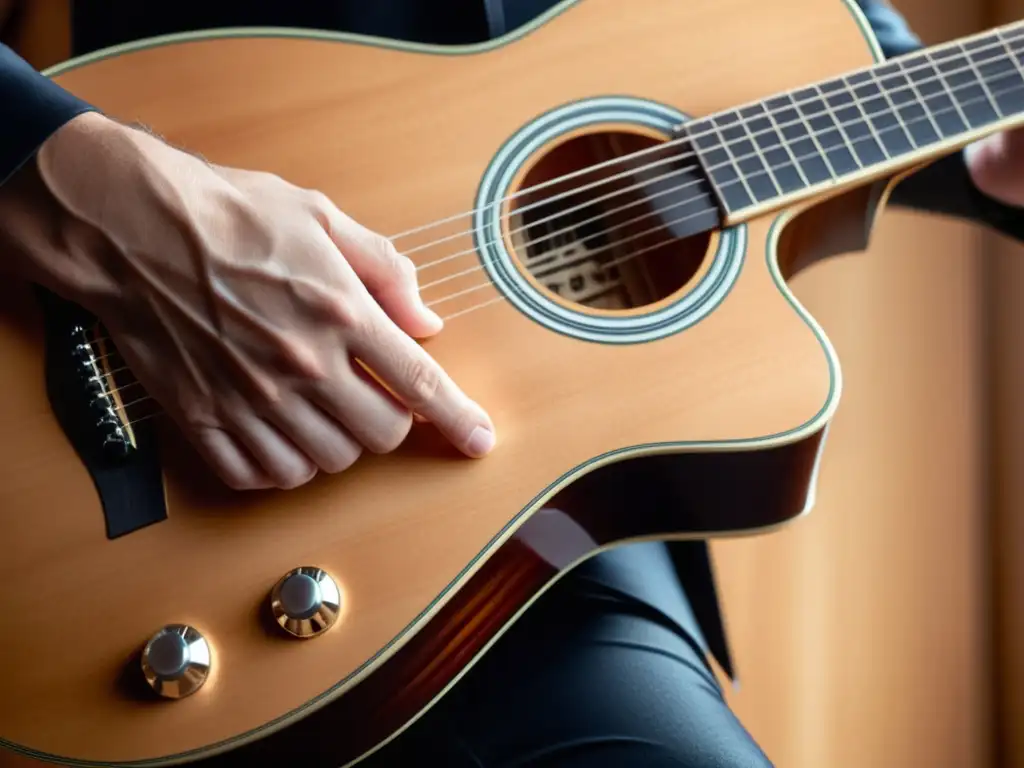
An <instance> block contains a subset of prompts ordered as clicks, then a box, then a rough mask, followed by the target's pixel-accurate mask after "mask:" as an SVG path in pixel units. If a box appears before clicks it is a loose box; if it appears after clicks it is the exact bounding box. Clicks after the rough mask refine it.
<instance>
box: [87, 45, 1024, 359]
mask: <svg viewBox="0 0 1024 768" xmlns="http://www.w3.org/2000/svg"><path fill="white" fill-rule="evenodd" d="M1018 69H1019V70H1020V71H1021V74H1022V75H1024V68H1021V66H1020V65H1018ZM962 71H963V70H962ZM953 73H954V71H950V73H947V74H953ZM924 82H928V81H923V83H924ZM906 87H911V86H906ZM957 87H962V86H956V87H954V88H953V90H955V89H956V88H957ZM1020 88H1024V81H1022V84H1020V85H1015V86H1013V87H1012V88H1009V89H1002V90H995V91H990V93H991V94H992V97H994V96H996V95H1006V94H1007V93H1010V92H1012V91H1015V90H1018V89H1020ZM989 100H990V99H989V98H988V96H987V95H986V96H980V97H977V98H973V99H968V100H966V101H964V102H963V103H961V104H958V105H957V104H953V105H952V106H948V108H944V109H941V110H936V111H934V112H932V113H930V114H928V115H925V116H924V117H920V118H914V119H912V120H909V121H906V122H901V123H898V124H896V125H891V126H888V127H885V128H879V129H876V130H874V131H873V135H872V138H873V137H874V136H878V135H881V134H884V133H888V132H889V131H896V130H905V129H906V127H907V126H909V125H913V124H915V123H921V122H927V121H932V120H933V119H934V117H935V116H937V115H942V114H945V113H949V112H959V111H961V109H962V108H963V106H965V105H969V104H972V103H979V102H982V101H989ZM793 124H794V125H795V124H796V123H793ZM852 124H853V123H852V122H850V123H842V122H838V123H837V125H836V127H838V128H845V127H848V126H849V125H852ZM826 130H833V128H831V127H829V128H828V129H826ZM908 137H909V135H908ZM737 140H742V139H737ZM649 148H660V145H658V146H655V147H649ZM839 148H847V147H845V146H843V147H839ZM788 154H790V155H791V157H793V159H794V165H796V164H797V163H799V162H800V161H801V160H808V159H812V158H815V157H819V156H820V153H816V152H815V153H809V154H806V155H796V154H793V153H792V151H791V152H790V153H788ZM761 155H763V153H760V152H755V153H751V154H748V155H741V156H736V157H735V162H739V161H740V160H745V159H751V158H755V157H759V158H760V156H761ZM626 157H628V156H626ZM672 159H673V158H669V159H666V161H659V163H662V162H667V161H668V160H672ZM732 164H733V163H732V162H729V163H722V164H719V165H716V166H710V167H709V170H715V169H717V168H721V167H725V166H727V165H732ZM654 165H656V164H654ZM647 167H650V166H643V167H641V168H639V169H637V170H643V169H644V168H647ZM696 167H697V166H686V167H684V168H682V169H679V170H675V171H669V172H667V173H664V174H662V175H659V176H656V177H654V178H653V179H649V180H645V181H643V182H639V183H636V184H632V185H630V186H627V187H625V188H623V189H618V190H616V191H613V193H609V194H607V195H604V196H601V197H599V198H596V199H591V200H588V201H586V202H584V203H581V204H579V205H577V206H573V207H571V208H568V209H565V210H561V211H559V212H556V213H554V214H551V215H549V216H546V217H544V218H542V219H540V220H538V221H534V222H530V223H529V224H525V225H522V226H519V227H516V228H514V229H511V230H509V232H508V234H510V236H511V234H515V233H518V232H520V231H523V230H525V229H528V228H532V227H536V226H540V225H541V224H542V223H547V222H549V221H552V220H555V219H557V218H561V217H563V216H565V215H567V214H569V213H572V212H575V211H579V210H583V209H585V208H588V207H590V206H592V205H594V204H596V203H598V202H602V201H606V200H610V199H613V198H615V197H620V196H625V195H627V194H628V193H630V191H634V190H636V189H639V188H641V187H643V186H645V185H648V184H652V183H655V182H657V181H662V180H665V179H668V178H670V177H672V176H675V175H678V174H680V173H683V172H684V171H686V170H690V169H693V168H696ZM780 167H781V166H775V165H771V164H766V165H765V169H766V171H767V172H768V173H771V172H772V171H777V170H779V169H780ZM632 173H634V171H632V170H631V171H627V172H626V173H625V174H621V175H630V174H632ZM613 178H615V177H611V178H605V179H602V180H601V181H600V182H599V183H607V182H608V181H610V180H612V179H613ZM740 181H741V179H738V178H737V179H731V180H729V181H727V182H724V183H723V184H722V186H727V185H729V184H735V183H740ZM703 182H705V179H702V178H701V179H693V180H691V181H687V182H684V183H682V184H678V185H676V186H673V187H670V188H668V189H662V190H659V191H656V193H653V194H651V195H648V196H647V197H646V198H642V199H639V200H636V201H633V202H632V203H628V204H626V205H624V206H620V207H617V208H612V209H610V210H608V211H606V212H605V213H604V214H602V215H600V216H594V217H591V218H589V219H586V220H584V221H580V222H575V223H573V224H570V225H567V226H565V227H562V228H561V229H557V230H555V231H552V232H547V233H546V234H544V236H541V237H539V238H535V239H534V240H528V241H526V242H525V243H523V244H521V247H523V248H528V247H530V246H535V245H538V244H539V243H542V242H544V241H546V240H550V239H552V238H556V237H558V236H559V234H564V233H567V232H569V231H572V230H573V229H575V228H578V227H580V226H583V225H585V224H587V223H592V222H594V221H597V220H599V219H601V218H604V217H607V216H610V215H612V214H614V213H620V212H622V211H623V210H626V209H628V208H632V207H634V206H637V205H640V204H642V203H644V202H648V201H649V200H651V199H653V198H657V197H662V196H664V195H668V194H670V193H672V191H678V190H680V189H683V188H687V187H690V186H695V185H698V184H700V183H703ZM582 190H583V189H582V188H573V189H570V190H568V193H567V194H570V195H571V194H577V193H579V191H582ZM708 197H710V195H709V194H708V193H706V191H701V193H699V194H697V195H695V196H692V197H690V198H686V199H684V200H682V201H679V202H677V203H674V204H673V205H672V206H669V208H674V207H680V206H684V205H688V204H690V203H694V202H696V201H698V200H701V199H706V198H708ZM549 200H551V199H545V200H542V201H540V202H539V204H547V203H548V202H549ZM521 210H522V209H520V210H519V211H516V213H520V212H521ZM664 210H667V209H663V211H664ZM714 210H715V209H714V208H713V207H709V208H707V209H702V210H701V211H700V212H698V213H711V212H712V211H714ZM663 211H654V212H651V213H649V214H648V216H655V215H658V214H659V213H660V212H663ZM695 215H696V214H695ZM503 218H508V215H507V214H503ZM637 220H639V219H631V220H630V221H628V222H625V223H624V224H617V225H615V226H614V227H611V228H610V229H604V230H602V231H600V232H597V233H595V236H593V237H599V236H602V234H604V236H606V234H609V233H610V231H612V230H613V229H615V228H618V227H621V226H623V225H625V224H628V223H633V222H635V221H637ZM471 233H472V230H470V231H468V232H462V233H460V234H456V236H450V238H449V239H455V238H459V237H465V236H466V234H471ZM438 242H440V241H438ZM499 242H500V241H487V242H484V243H482V244H481V245H482V246H484V247H486V246H493V245H497V244H498V243H499ZM427 245H432V244H427ZM476 254H477V249H476V248H470V249H467V250H465V251H459V252H457V253H454V254H449V255H447V256H445V257H443V258H441V259H438V260H436V261H433V262H428V263H426V264H422V265H420V266H419V267H418V268H419V269H423V268H426V267H428V266H433V265H435V264H439V263H441V262H444V261H450V260H452V259H454V258H457V257H461V256H469V255H476ZM484 266H485V265H477V266H474V267H471V268H469V269H465V270H462V271H459V272H456V273H454V274H450V275H445V276H444V278H440V279H438V280H435V281H432V282H430V283H426V284H424V285H422V286H421V287H420V291H421V292H422V291H425V290H427V289H428V288H432V287H435V286H437V285H440V284H442V283H445V282H449V281H451V280H455V279H457V278H460V276H464V275H465V274H468V273H471V272H473V271H477V270H479V269H482V268H484ZM484 285H489V283H487V284H483V285H481V287H483V286H484ZM460 293H462V292H460ZM450 298H452V297H442V298H441V299H437V300H435V303H439V302H441V301H445V300H449V299H450ZM101 340H103V339H95V340H93V341H94V342H98V341H101ZM97 359H102V357H99V358H97Z"/></svg>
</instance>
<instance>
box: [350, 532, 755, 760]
mask: <svg viewBox="0 0 1024 768" xmlns="http://www.w3.org/2000/svg"><path fill="white" fill-rule="evenodd" d="M704 645H705V644H704V642H703V638H702V637H701V635H700V630H699V628H698V625H697V622H696V621H695V620H694V618H693V614H692V611H691V610H690V607H689V603H688V600H687V598H686V595H685V593H684V592H683V590H682V588H681V587H680V585H679V582H678V581H677V580H676V578H675V575H674V571H673V569H672V566H671V563H670V561H669V557H668V553H667V551H666V550H665V548H664V546H663V545H660V544H635V545H630V546H628V547H623V548H620V549H617V550H612V551H609V552H605V553H603V554H601V555H598V556H597V557H595V558H592V559H591V560H589V561H587V562H586V563H584V564H582V565H581V566H580V567H579V568H577V569H576V570H574V571H573V572H571V573H570V574H568V575H567V576H565V577H564V578H563V579H562V580H561V581H560V582H558V583H557V584H556V585H555V586H554V587H552V589H551V590H549V591H548V592H547V594H545V595H544V596H543V597H542V598H541V599H540V600H539V601H538V602H537V603H536V604H535V605H534V606H533V607H532V608H531V609H529V610H528V611H527V612H526V614H525V615H524V616H523V618H522V619H521V620H520V621H519V622H518V623H517V624H516V625H515V626H513V627H512V628H511V629H510V630H509V631H508V632H507V633H506V634H505V635H504V637H502V638H501V639H500V640H499V641H498V643H496V644H495V646H494V647H493V648H492V649H491V651H490V652H489V653H488V654H487V655H486V656H485V657H484V658H483V659H482V660H481V661H480V662H479V663H478V664H477V665H476V666H475V667H474V668H473V669H472V670H470V671H469V673H468V674H467V675H466V677H465V678H463V680H462V681H460V682H459V683H458V684H457V685H456V686H455V687H454V688H453V690H452V691H451V692H450V693H449V694H448V695H447V696H446V697H445V698H444V699H442V701H441V702H440V703H439V704H438V705H436V706H435V707H433V708H432V709H431V710H429V711H428V712H427V713H426V714H425V715H424V716H423V717H422V718H420V719H419V720H418V721H417V722H416V723H414V724H413V725H412V726H411V727H410V728H409V729H408V730H407V731H406V732H405V733H403V734H402V735H401V736H399V737H398V738H397V739H395V741H393V742H392V743H391V744H389V745H387V746H386V747H384V748H383V749H381V750H380V751H379V752H377V753H376V754H375V755H374V756H373V757H371V758H370V759H369V760H368V761H366V763H365V766H366V768H383V767H384V766H396V767H398V768H400V767H401V766H406V765H409V766H413V765H429V764H436V765H445V766H450V767H451V768H463V767H465V768H469V767H470V766H472V768H499V767H500V768H513V766H536V767H537V768H542V767H543V768H547V767H554V766H558V767H559V768H577V767H579V768H583V766H586V767H587V768H605V767H606V766H607V767H608V768H611V767H612V766H614V767H615V768H624V767H625V766H629V767H630V768H634V767H635V768H648V767H650V768H661V767H662V766H665V768H668V767H669V766H672V767H673V768H675V767H678V766H686V767H687V768H689V767H691V766H692V767H693V768H733V767H734V766H743V767H744V768H746V767H748V766H749V767H750V768H755V767H757V768H759V767H760V766H766V765H771V763H770V762H769V760H768V758H767V757H766V756H765V755H764V753H763V752H762V751H761V749H760V748H759V747H758V746H757V744H756V743H755V742H754V740H753V739H752V738H751V736H750V735H749V734H748V733H747V731H746V730H745V729H744V728H743V726H742V725H741V724H740V722H739V721H738V720H737V718H736V717H735V715H734V714H733V713H732V711H731V710H730V709H729V708H728V706H727V705H726V703H725V701H724V699H723V696H722V691H721V689H720V687H719V685H718V683H717V681H716V679H715V677H714V675H713V674H712V672H711V670H710V668H709V666H708V664H707V661H706V656H705V654H704V652H703V648H704Z"/></svg>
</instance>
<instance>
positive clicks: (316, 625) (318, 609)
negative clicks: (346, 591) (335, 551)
mask: <svg viewBox="0 0 1024 768" xmlns="http://www.w3.org/2000/svg"><path fill="white" fill-rule="evenodd" d="M270 611H271V613H273V615H274V621H276V622H277V623H278V624H279V625H280V626H281V628H282V629H284V631H285V632H287V633H288V634H290V635H293V636H294V637H303V638H306V637H317V636H318V635H322V634H323V633H324V632H326V631H327V630H328V629H330V628H331V627H333V626H334V623H335V622H336V621H337V620H338V615H339V614H340V612H341V592H340V591H339V590H338V585H337V584H336V583H335V582H334V579H332V578H331V575H330V574H329V573H327V571H325V570H323V569H321V568H316V567H313V566H304V567H302V568H296V569H295V570H293V571H289V572H288V573H286V574H285V575H284V576H283V577H282V578H281V580H280V581H278V582H277V584H275V585H274V589H273V590H272V591H271V593H270Z"/></svg>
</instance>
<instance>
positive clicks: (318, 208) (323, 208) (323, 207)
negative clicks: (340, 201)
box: [306, 189, 334, 215]
mask: <svg viewBox="0 0 1024 768" xmlns="http://www.w3.org/2000/svg"><path fill="white" fill-rule="evenodd" d="M306 202H307V204H308V205H309V207H310V208H311V209H312V211H313V213H315V214H317V215H322V214H328V213H330V212H331V210H332V209H333V208H334V203H332V202H331V199H330V198H329V197H328V196H327V195H325V194H324V193H323V192H321V191H320V190H319V189H308V190H306Z"/></svg>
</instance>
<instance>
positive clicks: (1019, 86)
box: [723, 84, 1024, 213]
mask: <svg viewBox="0 0 1024 768" xmlns="http://www.w3.org/2000/svg"><path fill="white" fill-rule="evenodd" d="M1018 89H1019V90H1022V91H1024V84H1021V85H1018V86H1015V87H1014V89H1013V90H1018ZM1007 92H1008V91H1007ZM1001 93H1002V92H1001ZM974 101H976V100H972V102H971V103H974ZM942 111H949V110H948V108H947V109H946V110H942ZM967 125H968V128H969V127H970V126H969V124H967ZM898 127H899V126H890V127H889V128H888V129H886V130H893V129H894V128H898ZM734 183H736V180H733V181H731V182H726V183H725V184H724V185H723V186H728V185H729V184H734ZM756 204H757V203H756V201H755V202H754V203H752V204H751V205H750V206H743V207H740V208H736V209H732V210H731V212H732V213H736V212H738V211H742V210H744V209H746V208H749V207H754V206H755V205H756Z"/></svg>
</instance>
